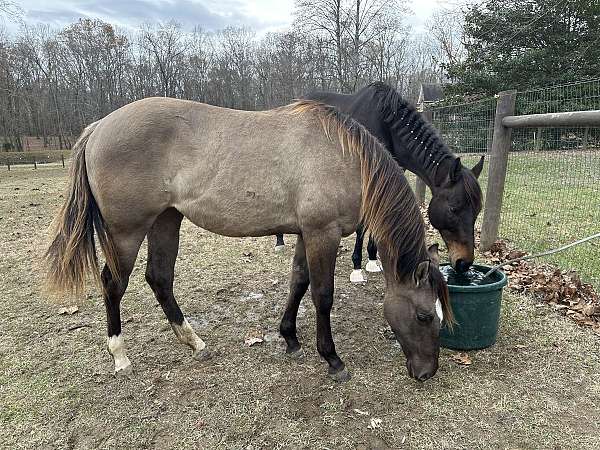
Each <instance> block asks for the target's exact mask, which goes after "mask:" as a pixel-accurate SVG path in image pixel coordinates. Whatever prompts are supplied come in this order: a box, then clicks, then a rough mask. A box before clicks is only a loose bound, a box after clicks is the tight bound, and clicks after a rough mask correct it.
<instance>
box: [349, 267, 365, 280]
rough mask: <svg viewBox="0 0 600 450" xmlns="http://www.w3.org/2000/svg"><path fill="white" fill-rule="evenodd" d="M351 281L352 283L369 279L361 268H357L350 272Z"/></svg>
mask: <svg viewBox="0 0 600 450" xmlns="http://www.w3.org/2000/svg"><path fill="white" fill-rule="evenodd" d="M350 281H351V282H352V283H364V282H365V281H367V279H366V278H365V276H364V275H363V272H362V270H361V269H355V270H353V271H352V273H351V274H350Z"/></svg>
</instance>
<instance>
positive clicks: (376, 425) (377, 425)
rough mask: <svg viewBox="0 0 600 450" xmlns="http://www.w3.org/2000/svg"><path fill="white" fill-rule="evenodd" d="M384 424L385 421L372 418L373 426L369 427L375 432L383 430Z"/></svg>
mask: <svg viewBox="0 0 600 450" xmlns="http://www.w3.org/2000/svg"><path fill="white" fill-rule="evenodd" d="M382 423H383V420H381V419H377V418H372V419H371V424H370V425H368V426H367V428H368V429H370V430H375V429H377V428H381V424H382Z"/></svg>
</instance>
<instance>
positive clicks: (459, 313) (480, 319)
mask: <svg viewBox="0 0 600 450" xmlns="http://www.w3.org/2000/svg"><path fill="white" fill-rule="evenodd" d="M473 268H474V269H476V270H478V271H481V272H483V273H485V272H487V271H488V270H490V269H491V267H487V266H480V265H473ZM490 277H491V278H492V280H494V281H493V282H492V283H489V284H483V285H480V286H457V285H452V284H449V285H448V291H450V303H451V305H452V311H453V312H454V319H455V321H456V323H455V324H454V328H453V330H452V331H450V330H448V328H447V327H445V326H444V327H442V330H441V331H440V344H441V345H442V347H445V348H450V349H453V350H477V349H482V348H486V347H489V346H490V345H493V344H494V343H495V342H496V337H497V336H498V325H499V324H500V304H501V301H502V289H503V288H504V286H506V284H507V282H508V280H507V278H506V275H505V274H504V273H503V272H501V271H496V272H494V273H493V274H492V275H490Z"/></svg>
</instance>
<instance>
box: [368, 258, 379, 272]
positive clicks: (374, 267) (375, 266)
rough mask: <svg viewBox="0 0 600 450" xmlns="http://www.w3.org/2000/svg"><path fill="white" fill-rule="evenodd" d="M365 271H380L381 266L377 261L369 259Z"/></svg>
mask: <svg viewBox="0 0 600 450" xmlns="http://www.w3.org/2000/svg"><path fill="white" fill-rule="evenodd" d="M366 269H367V272H373V273H377V272H381V266H380V265H379V261H377V260H372V259H370V260H369V262H368V263H367V267H366Z"/></svg>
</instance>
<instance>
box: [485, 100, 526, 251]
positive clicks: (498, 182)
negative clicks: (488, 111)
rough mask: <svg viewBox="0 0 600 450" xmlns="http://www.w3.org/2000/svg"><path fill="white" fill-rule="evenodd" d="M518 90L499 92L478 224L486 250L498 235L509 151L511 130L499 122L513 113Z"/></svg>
mask: <svg viewBox="0 0 600 450" xmlns="http://www.w3.org/2000/svg"><path fill="white" fill-rule="evenodd" d="M516 98H517V91H516V90H510V91H503V92H500V93H499V94H498V102H497V103H496V117H495V119H494V138H493V140H492V151H491V154H490V163H489V166H488V167H489V168H488V184H487V193H486V196H485V209H484V212H483V222H482V224H481V243H480V248H481V250H483V251H485V250H488V249H489V248H490V247H491V246H492V244H493V243H494V242H496V239H498V228H499V226H500V212H501V210H502V197H503V196H504V182H505V181H506V169H507V166H508V153H509V151H510V147H511V137H512V130H511V129H510V128H507V127H505V126H504V125H502V119H504V118H505V117H506V116H512V115H514V114H515V100H516Z"/></svg>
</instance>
